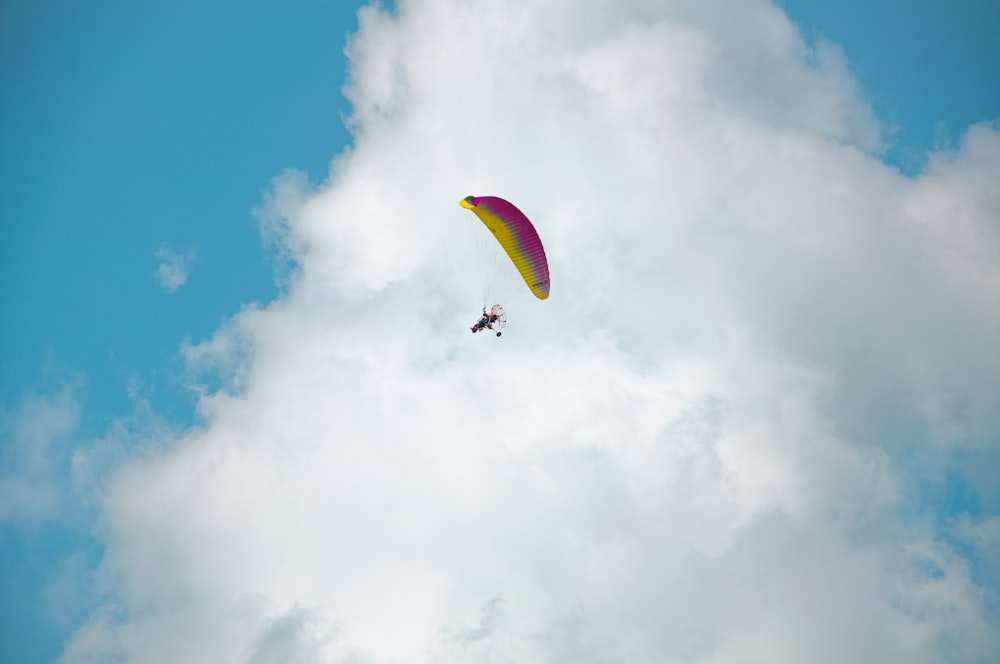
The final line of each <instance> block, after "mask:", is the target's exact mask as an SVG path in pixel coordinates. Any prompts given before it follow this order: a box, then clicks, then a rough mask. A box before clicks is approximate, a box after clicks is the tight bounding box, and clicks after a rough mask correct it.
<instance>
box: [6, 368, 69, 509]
mask: <svg viewBox="0 0 1000 664" xmlns="http://www.w3.org/2000/svg"><path fill="white" fill-rule="evenodd" d="M76 388H77V385H76V384H75V383H74V384H72V385H67V386H66V387H64V388H63V389H62V390H60V391H59V392H58V393H57V394H54V395H28V396H26V397H25V398H24V399H23V400H22V401H21V403H19V404H18V405H17V407H15V408H14V409H12V410H8V411H0V522H2V521H4V520H23V519H40V518H46V517H49V516H51V515H52V514H54V513H55V512H56V510H58V508H59V505H60V501H61V500H63V498H64V496H63V495H62V492H63V487H65V486H66V485H67V478H68V472H69V467H68V466H69V462H68V460H69V451H67V450H62V453H60V451H59V450H58V449H56V444H57V443H58V442H59V441H60V439H62V438H64V437H65V436H66V435H68V434H69V433H70V432H72V431H73V429H74V428H75V427H76V422H77V418H78V417H79V405H78V403H77V400H76Z"/></svg>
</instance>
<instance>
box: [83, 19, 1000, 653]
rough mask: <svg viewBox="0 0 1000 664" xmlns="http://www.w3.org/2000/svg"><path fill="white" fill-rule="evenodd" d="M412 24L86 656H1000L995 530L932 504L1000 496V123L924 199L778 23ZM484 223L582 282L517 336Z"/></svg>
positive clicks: (166, 450) (545, 305) (111, 554)
mask: <svg viewBox="0 0 1000 664" xmlns="http://www.w3.org/2000/svg"><path fill="white" fill-rule="evenodd" d="M398 5H399V6H398V10H397V11H395V12H389V11H386V10H383V9H380V8H378V7H367V8H365V9H363V10H362V11H361V12H360V14H359V31H358V33H357V34H356V35H355V36H354V37H353V38H352V40H351V41H350V43H349V45H348V54H349V56H350V59H351V73H350V83H349V85H348V87H347V90H346V92H347V94H348V96H349V98H350V100H351V102H352V104H353V106H354V113H353V115H352V117H351V119H350V125H351V127H352V130H353V132H354V139H355V140H354V146H353V148H352V149H351V150H350V151H348V152H345V153H344V154H342V155H340V156H339V157H338V158H337V159H335V160H334V162H333V164H332V166H331V172H330V177H329V179H328V181H327V182H326V183H325V184H324V185H322V186H321V187H319V188H318V189H315V190H313V189H310V188H309V187H308V186H307V185H306V184H305V180H304V179H303V178H301V177H296V176H295V175H288V176H285V177H282V178H279V179H278V180H276V181H275V184H274V189H273V191H272V192H271V194H270V195H269V196H268V198H267V201H266V205H265V209H264V211H263V212H262V215H263V217H264V223H265V225H266V227H267V228H268V229H269V232H270V237H272V239H274V241H276V242H279V243H280V244H281V246H282V248H283V250H284V251H286V252H287V254H288V255H289V256H290V257H291V258H292V259H293V260H294V261H295V264H296V265H297V270H296V271H295V272H294V274H293V275H292V276H291V277H290V282H289V286H288V290H287V293H286V294H285V295H284V296H283V297H282V298H281V299H279V300H278V301H276V302H274V303H272V304H271V305H269V306H267V307H264V308H260V307H251V308H248V309H246V310H245V311H243V312H242V313H240V314H239V315H238V316H236V317H235V318H234V319H233V320H231V321H230V322H229V323H227V324H226V325H225V326H223V327H222V328H220V329H219V330H218V331H217V332H216V334H215V335H214V336H213V338H212V339H210V340H208V341H206V342H205V343H204V344H201V345H197V346H194V347H190V348H187V349H186V350H185V356H186V357H187V359H188V361H189V362H190V363H191V364H192V367H193V368H196V369H198V368H200V369H203V370H205V371H218V372H220V373H221V375H222V377H223V378H224V380H225V385H224V387H223V388H222V389H219V390H217V391H215V392H212V393H207V394H205V396H204V397H203V398H202V399H201V401H200V404H199V409H200V415H201V416H202V418H203V422H202V423H201V424H199V426H197V427H195V428H193V429H192V430H190V431H188V432H187V433H186V434H184V435H182V436H179V437H178V438H177V439H176V440H171V441H169V442H168V443H166V444H162V443H161V444H159V445H156V446H155V447H154V448H152V449H150V450H149V451H148V452H147V453H144V454H142V455H140V456H138V457H136V458H134V459H132V460H130V461H128V462H127V463H125V464H123V465H122V467H121V469H120V470H119V471H118V472H117V473H116V474H115V475H114V476H113V477H112V478H110V479H109V480H108V481H107V483H106V485H105V486H104V487H103V488H102V490H101V492H100V493H101V514H102V516H101V527H102V532H103V533H104V535H105V537H106V544H107V546H106V554H105V558H104V561H103V564H102V567H101V570H100V574H99V577H98V578H99V583H100V590H101V591H102V592H103V593H105V594H106V596H107V597H108V601H107V603H106V605H105V606H103V607H102V608H101V609H100V610H99V611H97V612H95V614H94V615H93V616H92V618H91V619H90V620H89V621H88V623H87V624H86V625H84V626H83V627H82V628H81V629H80V630H79V632H78V634H77V636H76V638H75V639H74V640H73V642H72V643H71V644H70V646H69V647H68V649H67V651H66V653H65V656H64V660H65V661H67V662H87V661H103V660H107V659H109V658H120V659H121V660H123V661H142V662H153V663H155V662H161V661H162V662H176V661H189V662H202V661H204V662H208V661H251V662H266V661H302V662H426V661H433V662H468V661H482V662H591V661H592V662H607V661H629V662H699V663H706V664H708V663H712V664H716V663H718V664H722V663H728V662H745V661H768V662H775V663H782V662H789V663H792V662H803V661H809V662H817V663H822V662H843V661H856V662H885V661H907V662H919V663H925V662H926V663H930V662H987V661H992V656H993V655H995V653H996V652H997V650H998V648H1000V640H998V637H997V636H996V635H997V634H998V633H1000V630H998V629H997V627H998V626H1000V621H998V615H997V612H996V603H995V602H996V600H995V593H996V591H997V587H996V584H995V576H993V575H991V574H984V568H981V566H980V563H979V560H980V557H981V555H980V554H981V553H983V552H989V551H993V550H994V549H995V542H996V538H995V537H994V534H995V532H994V531H995V527H994V526H995V521H991V520H990V517H989V515H988V514H983V515H977V516H976V517H975V518H974V519H973V518H972V517H963V516H962V515H948V514H942V513H941V508H939V507H935V506H934V505H933V504H931V505H927V504H925V502H922V501H923V498H924V497H925V496H926V494H927V493H928V492H929V491H930V490H931V488H932V487H933V486H934V484H935V482H939V481H940V480H941V477H943V474H944V473H945V472H953V473H961V474H963V475H964V476H965V477H966V478H967V481H968V483H969V485H970V486H971V487H972V490H974V491H976V492H978V494H980V495H981V496H983V505H984V509H985V510H986V511H989V510H990V509H991V508H990V507H989V505H991V504H992V505H996V503H995V502H994V503H990V500H991V497H995V496H996V494H997V486H996V482H995V479H994V478H993V477H992V476H987V475H986V474H980V475H977V474H975V473H974V472H972V469H974V468H975V467H977V466H978V465H979V464H978V463H977V462H980V463H981V462H982V461H983V460H986V459H990V458H993V457H995V456H996V454H997V452H996V450H997V442H998V440H1000V420H998V418H1000V402H998V398H1000V397H998V395H1000V390H997V389H996V388H997V386H998V385H1000V356H998V354H997V353H996V347H997V346H996V342H997V339H998V333H1000V306H997V304H998V303H1000V267H998V266H1000V237H998V232H1000V229H998V226H997V221H996V220H997V219H998V218H1000V190H998V189H997V186H996V183H995V182H996V178H995V177H994V176H995V173H996V172H997V169H998V166H1000V135H998V133H997V131H996V129H995V128H994V127H991V126H986V125H984V126H979V127H975V128H973V129H971V130H970V131H969V133H968V134H967V135H966V138H965V142H964V144H963V145H962V146H961V148H959V149H957V150H955V151H953V152H950V153H947V154H944V153H942V154H940V155H936V156H935V157H934V158H933V159H932V160H931V162H930V165H929V167H928V169H927V170H926V172H924V173H922V174H921V175H919V176H918V177H915V178H908V177H904V176H901V175H900V174H899V173H898V172H897V171H895V170H894V169H892V168H890V167H888V166H886V165H885V164H884V163H882V162H881V161H880V159H879V158H878V152H879V150H880V149H881V147H882V141H883V138H882V129H881V127H880V125H879V123H878V121H877V119H876V118H874V117H873V115H872V113H871V111H870V110H869V108H868V107H867V105H866V104H865V102H864V100H863V98H862V96H861V95H860V93H859V91H858V90H857V89H856V86H855V84H854V82H853V81H852V79H851V78H850V75H849V73H848V72H849V67H848V66H847V64H846V62H845V60H844V55H843V54H842V53H841V52H840V51H838V50H837V49H836V48H835V47H833V46H831V45H823V44H820V45H811V44H808V43H807V42H805V41H804V40H803V39H802V37H801V36H800V35H799V34H798V33H797V32H796V30H795V28H794V26H793V25H792V24H791V23H790V22H789V21H788V20H787V18H786V17H785V16H784V14H783V13H782V12H781V11H780V10H779V9H778V8H777V7H775V6H774V5H773V4H771V3H768V2H763V1H756V0H746V1H742V2H725V3H723V2H704V1H699V2H686V1H683V0H677V1H675V2H645V1H642V0H625V1H622V0H614V1H611V0H608V1H607V2H603V1H596V0H595V1H594V2H587V3H582V4H581V3H574V2H566V1H564V0H540V1H537V2H532V3H521V2H513V1H499V0H491V1H490V2H481V3H479V2H475V3H467V2H457V1H452V0H410V1H406V2H399V3H398ZM467 194H499V195H503V196H505V197H508V198H510V199H511V200H514V201H516V202H517V204H518V205H519V206H520V207H521V208H522V209H523V210H525V211H526V212H527V213H528V214H529V215H530V216H531V217H532V218H533V219H534V220H535V221H536V223H537V225H538V227H539V231H540V233H541V235H542V237H543V240H544V241H545V244H546V249H547V252H548V256H549V260H550V268H551V273H552V294H551V298H550V299H549V300H548V301H545V302H538V301H535V300H533V299H532V298H531V297H530V295H528V294H527V293H526V292H525V293H522V294H521V296H520V297H515V298H514V299H513V300H511V301H509V302H504V304H505V305H507V306H506V308H507V311H508V314H509V316H510V318H511V324H510V326H509V327H508V333H507V334H505V335H504V337H503V338H502V339H495V338H493V337H487V338H482V337H481V336H480V335H475V336H473V335H470V334H469V333H468V332H467V331H465V330H466V329H467V326H468V325H469V324H470V323H471V322H472V321H471V319H472V318H474V317H475V315H476V313H477V311H478V307H479V304H480V302H479V300H478V289H479V285H478V284H477V283H476V278H475V276H474V275H475V267H474V266H473V267H471V268H470V266H469V262H468V261H469V260H470V256H469V252H467V251H465V250H464V249H463V247H464V246H465V245H463V241H464V240H466V239H467V233H468V228H469V225H470V224H471V225H472V227H473V230H475V229H476V226H475V223H476V222H475V221H474V218H473V217H472V215H470V214H469V213H468V212H467V211H465V210H462V209H461V208H459V206H458V200H459V199H461V198H462V197H463V196H465V195H467ZM994 513H995V512H994ZM944 517H955V518H956V519H958V521H955V522H954V524H957V525H953V526H951V527H949V528H948V529H945V530H947V532H945V531H942V529H941V528H940V523H941V522H942V520H943V519H944ZM945 520H947V519H945ZM960 540H961V541H960ZM961 542H965V543H966V544H965V545H960V544H961ZM977 547H978V548H977ZM986 571H987V572H988V571H989V570H986ZM991 579H992V581H991Z"/></svg>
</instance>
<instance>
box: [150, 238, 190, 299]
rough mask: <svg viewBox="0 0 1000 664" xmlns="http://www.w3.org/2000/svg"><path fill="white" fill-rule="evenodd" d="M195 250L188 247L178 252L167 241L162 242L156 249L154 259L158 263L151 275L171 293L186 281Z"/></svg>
mask: <svg viewBox="0 0 1000 664" xmlns="http://www.w3.org/2000/svg"><path fill="white" fill-rule="evenodd" d="M194 259H195V250H194V249H188V250H187V251H184V252H179V251H177V250H176V249H174V248H173V247H171V246H170V245H169V244H167V243H163V245H161V246H160V248H159V249H157V251H156V260H158V261H159V262H160V263H159V265H157V267H156V272H154V273H153V275H154V276H155V277H156V280H157V281H159V282H160V285H161V286H163V288H164V290H166V291H167V292H168V293H173V292H174V291H176V290H177V289H178V288H180V287H181V286H183V285H184V284H186V283H187V279H188V275H190V274H191V268H192V267H193V265H194Z"/></svg>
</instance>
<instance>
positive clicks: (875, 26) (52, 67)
mask: <svg viewBox="0 0 1000 664" xmlns="http://www.w3.org/2000/svg"><path fill="white" fill-rule="evenodd" d="M361 4H362V3H352V2H346V1H345V2H321V1H318V0H303V1H301V2H291V3H289V2H264V1H261V0H251V1H248V2H235V1H233V2H194V1H190V0H174V1H171V2H162V1H160V0H148V1H145V2H141V3H135V2H125V1H118V2H108V1H100V0H99V1H97V2H89V3H79V2H53V3H38V2H29V1H27V0H11V1H9V2H4V3H3V4H2V5H0V90H3V91H4V93H3V95H2V97H3V99H2V100H0V220H2V241H0V284H2V285H0V303H2V306H0V316H2V319H0V353H2V359H0V406H2V409H3V410H2V412H3V414H4V421H3V424H4V425H5V426H4V427H3V433H4V438H3V439H2V440H0V445H3V446H4V448H2V449H0V452H2V454H0V461H2V462H3V463H4V465H5V466H6V467H5V468H4V472H3V473H2V474H0V477H2V476H8V475H10V474H16V473H17V472H19V471H20V469H21V467H22V466H23V465H24V464H25V463H26V462H25V461H24V459H23V458H22V457H21V456H18V455H17V454H15V453H14V452H12V451H11V450H13V449H14V437H15V436H16V432H17V431H18V427H19V426H20V425H19V422H21V421H22V419H23V417H24V416H25V415H24V413H25V412H26V405H31V404H39V403H41V404H43V405H44V404H45V403H49V404H50V405H51V404H53V403H55V402H58V400H59V395H60V394H70V395H71V396H72V398H73V399H74V400H75V401H76V402H77V403H78V411H77V413H78V414H77V419H76V421H75V425H74V426H73V427H72V428H71V429H70V430H67V431H64V432H61V433H58V434H57V435H56V437H55V439H54V442H53V443H52V448H51V458H52V459H53V460H54V461H53V467H54V468H55V471H54V472H55V473H56V476H57V478H58V480H59V481H60V482H63V483H65V485H66V488H65V492H66V495H70V494H71V490H70V488H69V483H70V470H69V466H70V460H71V453H72V451H73V449H75V448H76V447H78V446H81V445H86V444H87V441H91V440H94V439H98V438H101V437H102V436H105V435H107V432H108V430H109V427H111V426H112V425H113V423H114V422H116V421H118V420H122V419H127V418H128V417H130V416H131V415H132V414H133V413H134V412H135V410H136V409H137V408H138V407H139V406H138V404H139V403H140V402H146V401H148V403H149V406H150V408H151V409H152V412H154V413H155V414H156V416H157V417H158V418H162V419H163V420H164V421H165V422H166V423H167V425H168V426H169V427H172V428H176V429H184V428H186V427H188V426H190V425H191V424H192V423H193V422H194V421H195V417H194V408H195V404H196V395H195V394H194V393H193V392H191V391H190V390H188V389H187V387H186V386H187V384H188V378H187V377H186V375H185V370H184V365H183V362H182V360H181V358H180V356H179V349H180V346H181V344H182V343H184V342H185V341H192V342H201V341H204V340H205V339H207V338H208V337H209V336H210V335H211V334H212V333H213V331H215V330H216V329H217V328H218V327H219V325H220V324H221V323H222V322H223V321H224V320H226V319H227V318H229V317H231V316H233V315H235V314H236V313H237V312H238V311H240V309H241V308H242V307H244V306H245V305H247V304H249V303H251V302H269V301H271V300H273V299H274V298H276V297H277V296H278V294H279V290H278V287H277V286H276V280H275V267H276V266H275V260H276V259H275V257H274V255H273V251H272V249H271V248H270V247H268V246H266V245H265V244H264V243H263V242H262V240H261V235H260V231H259V229H258V219H257V217H256V216H255V213H254V210H255V208H256V207H258V206H260V205H261V203H262V201H263V197H264V192H265V191H266V190H267V188H268V187H269V183H270V181H271V180H272V178H274V177H276V176H278V175H280V174H281V173H282V172H283V171H285V170H286V169H298V170H300V171H303V172H305V173H307V174H308V176H309V179H310V180H311V181H312V182H313V183H314V184H318V183H320V182H321V181H323V180H324V179H325V178H326V174H327V169H328V165H329V163H330V160H331V159H332V158H333V157H334V156H335V155H336V154H338V153H339V152H340V151H341V150H342V149H343V148H344V147H345V146H346V145H347V144H348V142H349V141H350V136H349V134H348V132H347V131H346V129H345V128H344V125H343V121H342V119H343V117H344V116H346V115H348V114H349V113H350V111H351V107H350V105H349V103H348V101H347V100H346V99H345V98H344V97H343V95H342V94H341V87H342V85H343V84H344V82H345V74H346V72H347V66H348V63H347V60H346V58H345V56H344V53H343V50H344V47H345V39H346V36H347V35H348V33H350V32H352V31H354V30H355V29H357V25H358V23H357V16H356V11H357V8H358V7H359V6H360V5H361ZM779 4H780V6H782V7H783V8H784V9H785V10H786V11H787V13H788V14H789V16H790V18H791V19H792V21H793V22H794V23H795V24H796V25H798V26H799V27H800V29H801V31H802V33H803V34H804V35H805V37H806V38H807V39H808V40H817V39H828V40H830V41H832V42H834V43H836V44H838V45H839V46H840V47H841V48H842V49H843V51H844V54H845V56H846V58H847V60H848V61H849V64H850V68H851V71H852V73H853V74H854V75H855V76H856V77H857V80H858V81H859V83H860V84H861V86H862V96H863V97H864V98H866V99H867V100H868V101H869V102H870V103H871V105H872V107H873V108H874V111H875V113H876V115H877V116H878V118H879V119H880V120H881V121H882V122H884V123H885V124H887V125H891V126H895V127H897V129H896V131H895V133H893V134H892V135H891V136H890V145H889V149H888V151H887V152H886V154H885V160H886V161H887V162H888V163H890V164H892V165H894V166H896V167H898V168H900V169H901V170H902V171H903V172H904V173H907V174H916V173H919V171H920V170H921V169H922V168H923V166H924V164H925V161H926V154H927V153H928V151H930V150H932V149H937V148H941V147H943V146H954V145H955V144H956V143H957V142H958V140H959V139H960V137H961V136H962V135H963V134H964V132H965V130H966V129H967V127H968V126H969V125H970V124H972V123H975V122H981V121H986V120H991V119H994V118H997V117H998V116H1000V85H997V74H996V72H997V71H998V69H1000V40H998V39H996V35H997V34H1000V5H998V4H997V3H996V2H994V1H992V0H955V1H953V2H947V3H946V2H938V1H934V0H879V2H874V3H872V2H842V3H828V2H827V3H823V2H801V1H796V0H782V2H780V3H779ZM466 193H474V192H465V191H462V192H456V201H457V199H458V198H460V197H461V196H464V195H465V194H466ZM481 193H484V192H481ZM158 252H161V253H160V254H159V256H160V257H158ZM164 252H165V253H164ZM171 253H173V254H179V255H183V256H186V257H187V259H186V262H187V265H186V269H185V272H186V273H187V274H186V281H185V282H184V283H183V284H180V285H179V286H178V287H177V288H176V290H174V291H173V292H170V291H169V290H168V289H167V288H165V287H164V285H163V284H162V283H161V282H159V281H158V280H157V278H156V276H155V273H156V271H157V268H158V265H159V263H160V260H161V258H162V257H163V256H164V255H169V254H171ZM505 336H506V335H505ZM46 400H47V401H46ZM29 410H30V409H29ZM19 418H21V419H19ZM941 491H942V493H943V497H942V500H943V501H944V504H946V505H947V508H946V509H947V511H949V512H961V511H970V512H973V513H978V512H979V509H980V508H979V504H978V501H979V498H978V497H977V496H976V495H975V492H974V491H972V490H971V489H970V488H969V485H968V484H967V483H966V482H965V480H963V479H962V478H961V477H959V476H957V475H954V476H953V475H949V478H948V481H947V484H946V485H945V486H942V488H941ZM61 506H62V507H61V510H60V512H59V513H57V514H55V515H52V516H49V517H47V518H45V519H40V520H39V519H32V518H8V519H5V520H3V521H0V575H2V578H3V586H2V591H0V642H2V643H4V649H5V652H6V656H7V657H12V658H13V659H12V661H48V660H51V659H54V658H56V657H57V656H58V655H59V653H60V652H61V650H62V648H63V646H64V645H65V643H66V642H67V640H68V638H69V637H70V635H71V633H72V632H73V630H75V629H76V628H77V627H79V626H80V623H81V622H82V621H83V620H84V619H85V618H86V616H87V614H88V613H89V612H90V611H91V610H92V608H93V603H95V602H97V599H96V598H94V597H91V596H90V594H89V591H88V590H86V589H81V588H79V587H76V588H75V589H74V588H71V589H69V590H67V591H66V594H65V597H69V598H72V600H67V601H68V605H67V606H65V607H64V608H65V613H63V614H61V615H53V613H52V606H51V602H49V601H47V600H46V594H47V593H48V594H49V596H51V594H52V593H53V592H55V591H54V590H53V589H54V588H58V587H59V584H58V583H57V582H58V580H59V579H60V578H62V576H61V575H62V571H63V570H65V569H66V565H67V564H68V563H67V561H71V564H72V565H77V566H80V567H81V568H83V569H93V568H94V567H95V566H96V564H97V562H98V561H99V560H100V557H101V554H102V546H103V545H102V543H101V541H100V540H99V539H98V538H95V537H93V529H94V528H95V521H94V518H95V515H94V513H93V511H92V509H91V507H90V506H88V505H80V504H76V503H75V502H74V501H72V500H66V501H64V502H62V503H61ZM71 585H72V584H71Z"/></svg>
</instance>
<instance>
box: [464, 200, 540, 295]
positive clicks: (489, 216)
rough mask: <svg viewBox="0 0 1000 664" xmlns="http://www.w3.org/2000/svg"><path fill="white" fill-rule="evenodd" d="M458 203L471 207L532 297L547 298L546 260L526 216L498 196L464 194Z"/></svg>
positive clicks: (533, 228)
mask: <svg viewBox="0 0 1000 664" xmlns="http://www.w3.org/2000/svg"><path fill="white" fill-rule="evenodd" d="M461 206H462V207H464V208H467V209H469V210H472V211H473V212H474V213H475V214H476V216H477V217H479V219H480V220H481V221H482V222H483V224H484V225H485V226H486V228H488V229H490V232H491V233H493V235H494V237H496V239H497V242H499V243H500V246H501V247H503V250H504V251H505V252H506V253H507V256H508V257H510V260H511V261H512V262H513V263H514V267H516V268H517V271H518V272H519V273H520V274H521V277H522V278H523V279H524V283H525V284H527V286H528V288H530V289H531V292H532V293H534V295H535V297H537V298H538V299H539V300H544V299H546V298H547V297H548V296H549V263H548V260H547V259H546V258H545V249H544V248H543V247H542V241H541V239H540V238H539V237H538V232H537V231H536V230H535V227H534V226H533V225H532V223H531V221H530V220H529V219H528V217H526V216H525V215H524V213H523V212H521V211H520V210H518V209H517V208H516V207H515V206H514V204H513V203H510V202H509V201H505V200H504V199H502V198H499V197H497V196H466V197H465V198H464V199H463V200H462V201H461Z"/></svg>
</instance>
